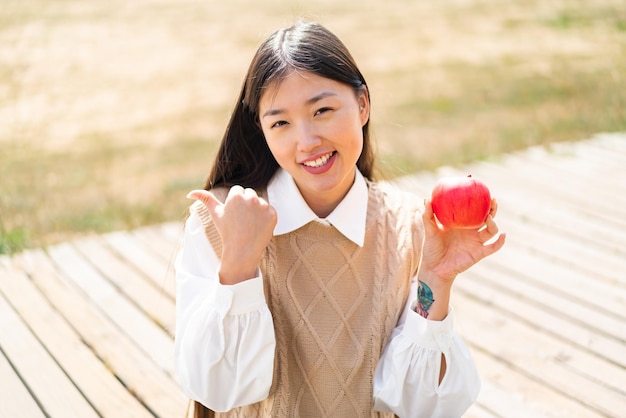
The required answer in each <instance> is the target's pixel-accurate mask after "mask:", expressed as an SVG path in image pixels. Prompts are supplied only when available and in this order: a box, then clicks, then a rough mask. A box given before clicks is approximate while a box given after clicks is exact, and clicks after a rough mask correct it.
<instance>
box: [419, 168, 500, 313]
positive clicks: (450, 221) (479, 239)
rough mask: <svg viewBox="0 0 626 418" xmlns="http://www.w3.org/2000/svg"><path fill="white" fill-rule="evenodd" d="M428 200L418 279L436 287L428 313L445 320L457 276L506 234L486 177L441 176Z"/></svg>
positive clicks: (433, 290)
mask: <svg viewBox="0 0 626 418" xmlns="http://www.w3.org/2000/svg"><path fill="white" fill-rule="evenodd" d="M424 205H425V207H424V212H423V214H422V221H423V224H424V242H423V246H422V255H421V261H420V267H419V270H418V277H417V279H418V281H419V282H421V283H423V284H426V285H427V286H428V288H430V289H431V291H432V293H433V299H434V303H433V304H432V306H431V307H430V310H429V311H428V314H429V315H428V319H434V320H440V319H443V318H445V316H446V315H447V313H448V304H449V299H450V289H451V287H452V284H453V282H454V280H455V278H456V276H457V275H458V274H459V273H461V272H463V271H465V270H467V269H468V268H470V267H471V266H473V265H474V264H476V263H477V262H478V261H480V260H481V259H483V258H485V257H487V256H489V255H491V254H493V253H495V252H496V251H498V250H500V248H502V246H503V245H504V241H505V237H506V234H504V233H500V232H499V228H498V226H497V224H496V222H495V221H494V216H495V214H496V212H497V208H498V204H497V202H496V200H495V199H492V198H491V194H490V193H489V189H488V188H487V187H486V186H485V185H484V184H483V183H481V182H478V181H476V179H473V178H471V177H460V178H459V177H457V178H453V179H444V180H442V181H441V182H440V184H438V185H437V186H436V187H435V189H434V190H433V195H432V199H426V200H425V201H424ZM442 226H443V227H442Z"/></svg>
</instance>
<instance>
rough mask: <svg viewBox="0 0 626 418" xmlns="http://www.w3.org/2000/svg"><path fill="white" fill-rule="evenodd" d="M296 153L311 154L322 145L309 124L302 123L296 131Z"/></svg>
mask: <svg viewBox="0 0 626 418" xmlns="http://www.w3.org/2000/svg"><path fill="white" fill-rule="evenodd" d="M297 144H298V151H302V152H311V151H313V150H314V149H315V148H317V147H319V146H320V145H321V144H322V138H321V137H320V135H319V134H318V132H316V131H315V129H313V126H311V124H310V123H303V124H302V125H301V126H300V129H298V142H297Z"/></svg>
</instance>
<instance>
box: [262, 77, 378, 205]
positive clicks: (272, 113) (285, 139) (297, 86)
mask: <svg viewBox="0 0 626 418" xmlns="http://www.w3.org/2000/svg"><path fill="white" fill-rule="evenodd" d="M366 94H367V92H366V91H365V92H364V93H362V94H359V95H356V94H355V92H354V90H353V88H352V87H350V86H348V85H346V84H343V83H340V82H337V81H334V80H331V79H328V78H324V77H320V76H318V75H316V74H313V73H308V72H296V71H294V72H292V73H291V74H290V75H289V76H287V77H286V78H284V79H281V81H280V83H276V84H274V85H271V86H270V87H269V88H268V89H267V90H266V91H265V93H264V94H263V95H262V96H261V101H260V103H259V119H260V123H261V127H262V129H263V134H264V135H265V139H266V141H267V144H268V146H269V149H270V151H271V152H272V154H273V155H274V158H276V161H277V162H278V164H279V165H280V166H281V167H282V168H283V169H285V170H286V171H287V172H288V173H289V174H291V176H292V177H293V178H294V180H295V182H296V185H297V186H298V189H299V190H300V193H301V194H302V196H303V197H304V199H305V201H306V202H307V203H308V205H309V206H310V207H311V209H313V211H314V212H315V213H316V214H317V215H318V216H320V217H326V216H328V214H330V212H332V210H333V209H334V208H335V207H336V206H337V205H338V204H339V202H341V200H342V199H343V197H344V196H345V195H346V193H347V192H348V190H350V187H351V186H352V184H353V182H354V176H355V171H356V162H357V160H358V158H359V156H360V155H361V150H362V149H363V129H362V128H363V125H365V123H366V122H367V120H368V119H369V100H368V99H367V96H366Z"/></svg>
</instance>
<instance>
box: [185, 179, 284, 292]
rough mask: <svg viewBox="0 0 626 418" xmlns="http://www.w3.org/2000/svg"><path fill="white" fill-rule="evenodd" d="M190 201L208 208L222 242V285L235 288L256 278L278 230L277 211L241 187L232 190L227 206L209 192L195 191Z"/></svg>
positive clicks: (227, 199) (226, 202) (229, 193)
mask: <svg viewBox="0 0 626 418" xmlns="http://www.w3.org/2000/svg"><path fill="white" fill-rule="evenodd" d="M187 197H188V198H190V199H196V200H200V201H201V202H202V203H203V204H204V205H205V206H206V207H207V209H208V210H209V212H210V214H211V217H212V218H213V222H214V224H215V226H216V228H217V230H218V232H219V234H220V237H221V239H222V248H223V249H222V258H221V264H220V271H219V277H220V282H221V283H222V284H236V283H240V282H242V281H244V280H248V279H251V278H254V277H257V276H258V272H257V269H258V265H259V260H260V259H261V256H262V254H263V251H264V250H265V247H266V246H267V244H268V243H269V241H270V240H271V239H272V235H273V231H274V227H275V226H276V221H277V216H276V210H275V209H274V208H273V207H272V206H270V204H269V203H268V202H267V201H266V200H265V199H263V198H262V197H259V196H258V195H257V193H256V191H254V190H253V189H248V188H246V189H244V188H243V187H241V186H233V187H231V189H230V191H229V192H228V196H227V197H226V200H225V201H224V203H222V202H220V201H219V200H218V199H217V198H216V197H215V196H214V195H213V194H212V193H211V192H208V191H206V190H193V191H192V192H190V193H189V194H188V195H187Z"/></svg>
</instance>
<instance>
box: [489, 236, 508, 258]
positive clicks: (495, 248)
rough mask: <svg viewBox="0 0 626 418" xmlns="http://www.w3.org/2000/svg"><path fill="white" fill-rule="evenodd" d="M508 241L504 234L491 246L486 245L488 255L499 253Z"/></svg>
mask: <svg viewBox="0 0 626 418" xmlns="http://www.w3.org/2000/svg"><path fill="white" fill-rule="evenodd" d="M505 240H506V234H505V233H504V232H503V233H501V234H500V236H499V237H498V239H497V240H495V241H494V242H492V243H491V244H488V245H485V247H484V248H485V249H486V250H487V254H486V255H490V254H493V253H495V252H496V251H498V250H499V249H500V248H502V246H503V245H504V241H505Z"/></svg>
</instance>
